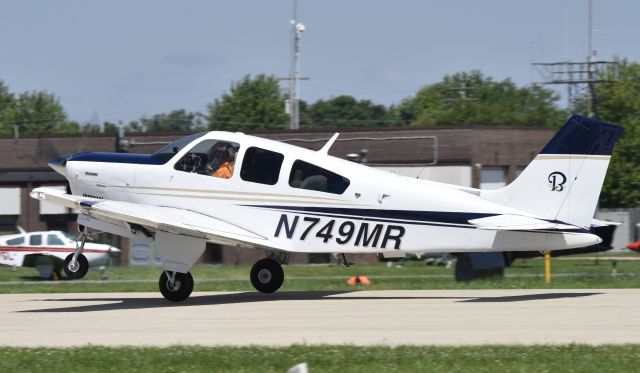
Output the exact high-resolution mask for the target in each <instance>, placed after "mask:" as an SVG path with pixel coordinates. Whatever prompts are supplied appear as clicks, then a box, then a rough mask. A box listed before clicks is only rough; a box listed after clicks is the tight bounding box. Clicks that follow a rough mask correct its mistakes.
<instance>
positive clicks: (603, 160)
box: [480, 115, 623, 228]
mask: <svg viewBox="0 0 640 373" xmlns="http://www.w3.org/2000/svg"><path fill="white" fill-rule="evenodd" d="M622 133H623V129H622V127H620V126H617V125H614V124H610V123H606V122H602V121H599V120H596V119H591V118H585V117H581V116H579V115H574V116H572V117H571V118H569V120H568V121H567V123H565V125H564V126H563V127H562V128H561V129H560V131H559V132H558V133H557V134H556V135H555V136H554V137H553V138H552V139H551V141H549V143H548V144H547V145H546V146H545V147H544V148H543V149H542V151H541V152H540V154H538V155H537V156H536V157H535V158H534V159H533V161H531V163H530V164H529V166H527V168H525V170H524V171H523V172H522V173H521V174H520V176H519V177H518V178H517V179H516V180H514V181H513V182H512V183H511V184H509V185H507V186H506V187H504V188H502V189H498V190H487V191H482V193H481V195H480V196H481V197H482V198H484V199H487V200H489V201H492V202H496V203H501V204H504V205H507V206H510V207H514V208H518V209H521V210H525V211H528V212H531V213H534V214H537V215H539V216H540V217H542V218H545V219H552V220H560V221H562V222H565V223H569V224H573V225H577V226H580V227H585V228H588V227H589V226H590V225H591V220H592V219H593V214H594V212H595V209H596V205H597V203H598V197H599V196H600V190H601V189H602V183H603V182H604V177H605V175H606V173H607V167H608V166H609V160H610V159H611V153H612V151H613V145H614V144H615V142H616V140H617V139H618V138H619V137H620V136H622Z"/></svg>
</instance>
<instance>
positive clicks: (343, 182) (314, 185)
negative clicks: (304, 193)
mask: <svg viewBox="0 0 640 373" xmlns="http://www.w3.org/2000/svg"><path fill="white" fill-rule="evenodd" d="M349 183H350V182H349V179H347V178H346V177H344V176H340V175H338V174H336V173H335V172H331V171H329V170H325V169H324V168H322V167H318V166H316V165H314V164H311V163H307V162H305V161H301V160H297V161H295V162H294V163H293V167H291V174H290V175H289V185H290V186H292V187H294V188H300V189H309V190H316V191H318V192H325V193H333V194H342V193H344V191H345V190H347V188H348V187H349Z"/></svg>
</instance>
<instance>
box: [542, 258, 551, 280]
mask: <svg viewBox="0 0 640 373" xmlns="http://www.w3.org/2000/svg"><path fill="white" fill-rule="evenodd" d="M544 283H545V284H547V285H548V284H550V283H551V253H550V252H548V251H545V252H544Z"/></svg>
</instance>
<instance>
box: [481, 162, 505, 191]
mask: <svg viewBox="0 0 640 373" xmlns="http://www.w3.org/2000/svg"><path fill="white" fill-rule="evenodd" d="M505 185H507V169H506V168H505V167H483V168H482V169H480V189H500V188H502V187H504V186H505Z"/></svg>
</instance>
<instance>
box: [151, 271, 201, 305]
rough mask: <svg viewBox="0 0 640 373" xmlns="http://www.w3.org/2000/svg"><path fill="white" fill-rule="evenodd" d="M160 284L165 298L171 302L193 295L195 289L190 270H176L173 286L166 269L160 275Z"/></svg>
mask: <svg viewBox="0 0 640 373" xmlns="http://www.w3.org/2000/svg"><path fill="white" fill-rule="evenodd" d="M158 285H159V286H160V293H162V296H163V297H164V299H166V300H168V301H171V302H182V301H183V300H185V299H187V298H189V295H191V292H192V291H193V277H192V276H191V273H190V272H187V273H179V272H176V276H175V279H174V283H173V286H171V284H170V283H169V276H167V272H166V271H165V272H162V275H160V281H159V282H158Z"/></svg>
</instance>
